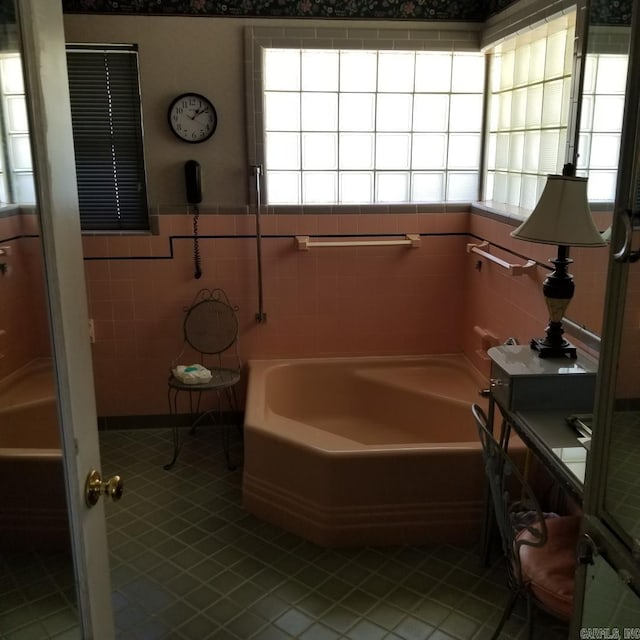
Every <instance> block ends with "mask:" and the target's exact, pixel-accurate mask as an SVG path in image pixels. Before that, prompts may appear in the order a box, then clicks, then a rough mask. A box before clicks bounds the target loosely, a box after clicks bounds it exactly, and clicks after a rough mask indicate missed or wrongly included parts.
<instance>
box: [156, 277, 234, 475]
mask: <svg viewBox="0 0 640 640" xmlns="http://www.w3.org/2000/svg"><path fill="white" fill-rule="evenodd" d="M236 311H237V307H233V306H231V304H230V302H229V299H228V297H227V294H226V293H225V292H224V291H223V290H222V289H201V290H200V291H198V293H197V294H196V296H195V298H194V299H193V302H192V303H191V305H189V306H188V307H186V308H185V314H186V315H185V318H184V323H183V334H184V343H183V346H182V351H181V352H180V353H179V354H178V356H177V357H176V358H175V360H174V361H173V363H172V365H171V370H170V372H169V380H168V385H169V387H168V400H169V411H170V413H171V414H172V415H174V416H176V415H177V414H178V396H179V395H180V393H181V392H182V391H184V392H186V393H187V394H188V396H189V410H190V414H191V416H192V417H193V416H195V419H194V420H193V422H192V423H191V430H190V433H193V432H194V431H195V428H196V427H197V426H198V424H200V423H201V422H202V421H203V420H205V419H206V418H209V419H212V420H213V422H214V423H217V424H218V425H221V427H222V445H223V450H224V456H225V460H226V462H227V467H228V468H229V469H234V468H235V466H234V465H232V464H231V459H230V454H229V429H230V425H229V424H228V421H227V423H226V424H224V423H223V420H222V415H223V414H222V406H223V398H224V399H226V400H227V403H228V406H229V409H230V410H231V412H232V413H233V415H234V416H237V415H239V413H238V402H237V399H236V394H235V385H236V384H238V382H239V381H240V369H241V361H240V354H239V351H238V317H237V315H236ZM190 354H191V355H194V357H196V358H197V359H198V360H199V363H198V364H200V365H201V366H202V367H205V368H206V369H207V370H208V371H209V372H210V379H207V378H209V376H208V374H207V377H206V378H203V379H202V378H201V379H197V378H195V379H192V380H189V379H188V378H189V375H188V374H186V375H185V372H184V369H185V368H184V366H182V369H183V370H182V371H180V369H179V367H180V365H179V362H180V360H181V359H182V358H183V357H186V356H188V355H190ZM191 368H192V367H186V370H187V371H188V370H189V369H191ZM195 369H197V367H195ZM210 392H215V394H216V395H217V407H216V408H215V409H207V410H203V411H201V409H200V400H201V398H202V394H203V393H210ZM181 446H182V443H181V441H180V431H179V427H178V424H177V421H175V422H174V426H173V458H172V459H171V462H169V463H168V464H166V465H164V468H165V469H167V470H168V469H171V468H172V467H173V465H174V464H175V462H176V460H177V459H178V454H179V453H180V449H181Z"/></svg>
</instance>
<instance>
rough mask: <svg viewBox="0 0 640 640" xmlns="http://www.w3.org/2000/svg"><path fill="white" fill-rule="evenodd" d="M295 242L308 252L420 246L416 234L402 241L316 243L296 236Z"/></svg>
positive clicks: (301, 249) (330, 241) (408, 234)
mask: <svg viewBox="0 0 640 640" xmlns="http://www.w3.org/2000/svg"><path fill="white" fill-rule="evenodd" d="M295 242H296V244H297V246H298V249H299V250H300V251H308V250H309V249H310V248H315V247H391V246H401V245H404V246H407V247H412V248H417V247H419V246H420V236H419V235H418V234H417V233H407V234H406V235H405V237H404V239H403V240H325V241H322V242H317V241H313V240H311V238H310V237H309V236H296V237H295Z"/></svg>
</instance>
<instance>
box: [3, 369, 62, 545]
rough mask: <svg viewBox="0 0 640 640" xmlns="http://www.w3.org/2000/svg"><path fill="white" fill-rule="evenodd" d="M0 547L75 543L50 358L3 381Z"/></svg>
mask: <svg viewBox="0 0 640 640" xmlns="http://www.w3.org/2000/svg"><path fill="white" fill-rule="evenodd" d="M0 486H1V487H4V488H3V490H2V491H0V546H2V548H4V549H7V548H11V549H19V548H20V549H24V548H37V549H44V548H63V547H64V546H68V544H69V528H68V520H67V503H66V496H65V490H64V472H63V466H62V453H61V449H60V435H59V430H58V418H57V405H56V396H55V387H54V378H53V368H52V363H51V360H50V359H42V360H34V361H33V362H31V363H29V364H28V365H27V366H25V367H22V368H21V369H19V370H18V371H16V372H14V373H12V374H11V375H10V376H8V377H6V378H4V379H2V380H0Z"/></svg>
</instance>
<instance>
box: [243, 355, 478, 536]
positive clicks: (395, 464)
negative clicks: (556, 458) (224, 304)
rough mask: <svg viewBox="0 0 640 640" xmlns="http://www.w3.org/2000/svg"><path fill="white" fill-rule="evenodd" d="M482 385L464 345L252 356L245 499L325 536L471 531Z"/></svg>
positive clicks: (265, 513) (257, 510) (296, 527)
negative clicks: (445, 349)
mask: <svg viewBox="0 0 640 640" xmlns="http://www.w3.org/2000/svg"><path fill="white" fill-rule="evenodd" d="M486 386H487V380H486V379H485V378H483V377H482V376H481V375H480V374H479V373H478V372H477V371H476V370H475V369H474V368H473V367H472V366H471V364H470V363H469V362H468V361H467V360H466V359H465V358H464V357H463V356H461V355H445V356H426V357H395V358H382V357H381V358H352V359H342V358H335V359H334V358H328V359H303V360H289V361H286V360H271V361H267V360H254V361H251V362H250V363H249V383H248V389H247V405H246V413H245V441H244V447H245V460H244V472H243V487H242V494H243V504H244V506H245V508H246V509H247V510H248V511H250V512H251V513H253V514H254V515H256V516H258V517H259V518H261V519H263V520H266V521H268V522H271V523H273V524H276V525H278V526H280V527H282V528H283V529H286V530H288V531H291V532H293V533H296V534H298V535H300V536H302V537H304V538H307V539H308V540H311V541H313V542H315V543H317V544H320V545H324V546H352V545H358V546H361V545H389V544H394V545H395V544H421V543H429V542H440V541H448V542H452V543H453V542H455V543H460V544H465V543H470V542H471V541H473V540H477V538H478V534H479V529H480V520H481V514H482V505H483V495H484V474H483V468H482V462H481V451H480V445H479V442H478V437H477V432H476V427H475V423H474V422H473V418H472V416H471V404H472V403H473V402H480V403H481V404H483V403H484V401H483V400H482V399H481V398H480V396H479V394H478V392H479V391H480V389H483V388H485V387H486Z"/></svg>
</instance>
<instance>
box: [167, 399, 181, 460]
mask: <svg viewBox="0 0 640 640" xmlns="http://www.w3.org/2000/svg"><path fill="white" fill-rule="evenodd" d="M167 398H168V400H169V413H170V415H172V416H176V417H177V415H178V411H177V409H178V393H177V391H176V392H175V393H174V394H173V402H171V388H169V391H168V392H167ZM172 435H173V458H171V462H168V463H167V464H165V465H164V466H163V469H164V470H165V471H169V470H171V469H172V468H173V465H174V464H175V463H176V460H177V459H178V454H179V453H180V446H181V445H180V431H179V430H178V425H177V424H176V423H174V424H173V434H172Z"/></svg>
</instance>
